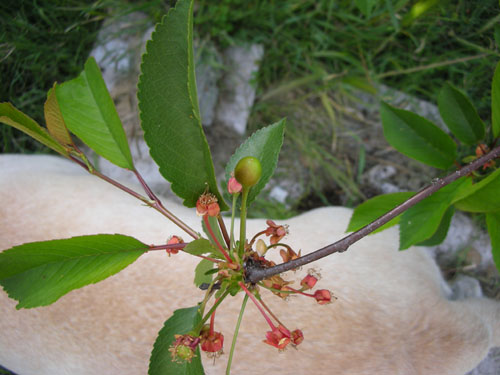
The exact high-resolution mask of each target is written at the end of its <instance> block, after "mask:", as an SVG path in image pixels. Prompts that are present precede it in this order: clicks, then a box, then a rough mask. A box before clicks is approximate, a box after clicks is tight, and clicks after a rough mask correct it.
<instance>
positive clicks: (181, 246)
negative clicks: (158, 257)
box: [148, 243, 221, 263]
mask: <svg viewBox="0 0 500 375" xmlns="http://www.w3.org/2000/svg"><path fill="white" fill-rule="evenodd" d="M186 245H187V243H175V244H170V245H151V246H150V247H149V249H148V251H155V250H167V249H179V250H182V251H184V247H186ZM186 254H189V255H193V256H195V257H198V258H203V259H206V260H209V261H210V262H213V263H220V262H221V260H219V259H214V258H210V257H207V256H205V255H197V254H191V253H186Z"/></svg>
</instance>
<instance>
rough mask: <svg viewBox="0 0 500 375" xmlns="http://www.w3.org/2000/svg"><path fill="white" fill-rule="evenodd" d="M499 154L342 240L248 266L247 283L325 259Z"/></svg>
mask: <svg viewBox="0 0 500 375" xmlns="http://www.w3.org/2000/svg"><path fill="white" fill-rule="evenodd" d="M499 156H500V146H497V147H495V148H494V149H493V150H491V151H490V152H489V153H487V154H486V155H483V156H481V157H480V158H478V159H476V160H474V161H473V162H472V163H469V164H467V165H466V166H464V167H462V168H461V169H459V170H456V171H455V172H453V173H451V174H449V175H448V176H446V177H444V178H442V179H437V180H436V181H435V182H433V183H432V184H431V185H429V186H427V187H426V188H424V189H422V190H420V191H419V192H418V193H416V194H415V195H414V196H413V197H411V198H410V199H408V200H407V201H405V202H403V203H402V204H400V205H399V206H397V207H395V208H394V209H392V210H390V211H389V212H387V213H386V214H384V215H382V216H380V217H379V218H378V219H376V220H374V221H373V222H371V223H370V224H368V225H366V226H364V227H363V228H361V229H359V230H358V231H356V232H353V233H351V234H349V235H348V236H346V237H344V238H342V239H341V240H339V241H337V242H335V243H333V244H331V245H328V246H325V247H324V248H322V249H319V250H316V251H314V252H312V253H309V254H307V255H304V256H301V257H299V258H297V259H294V260H291V261H289V262H286V263H282V264H278V265H276V266H274V267H269V268H265V269H264V268H256V267H252V268H248V269H246V280H247V281H248V282H251V283H257V282H258V281H260V280H263V279H267V278H269V277H271V276H273V275H277V274H279V273H282V272H286V271H290V270H292V269H294V268H298V267H301V266H303V265H305V264H308V263H311V262H314V261H316V260H318V259H321V258H324V257H326V256H328V255H330V254H333V253H336V252H344V251H346V250H347V249H348V248H349V246H351V245H352V244H353V243H355V242H357V241H359V240H360V239H362V238H363V237H365V236H367V235H368V234H370V233H371V232H373V231H374V230H376V229H378V228H380V227H381V226H382V225H384V224H385V223H387V222H388V221H390V220H392V219H393V218H395V217H396V216H398V215H399V214H401V213H402V212H404V211H406V210H407V209H409V208H410V207H413V206H414V205H416V204H417V203H418V202H420V201H422V200H423V199H425V198H427V197H428V196H430V195H431V194H433V193H435V192H436V191H438V190H439V189H441V188H443V187H445V186H446V185H449V184H451V183H452V182H454V181H456V180H458V179H459V178H460V177H463V176H467V175H468V174H470V173H471V172H472V171H474V170H476V169H478V168H480V167H481V166H482V165H484V164H485V163H487V162H488V161H490V160H492V159H495V158H497V157H499Z"/></svg>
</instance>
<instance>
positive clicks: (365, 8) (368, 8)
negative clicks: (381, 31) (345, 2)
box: [354, 0, 377, 17]
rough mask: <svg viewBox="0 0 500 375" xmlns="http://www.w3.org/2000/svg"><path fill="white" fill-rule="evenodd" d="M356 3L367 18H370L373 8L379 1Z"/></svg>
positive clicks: (360, 1)
mask: <svg viewBox="0 0 500 375" xmlns="http://www.w3.org/2000/svg"><path fill="white" fill-rule="evenodd" d="M354 2H355V4H356V6H357V7H358V9H359V10H360V11H361V13H363V14H364V15H365V16H366V17H370V15H371V14H372V9H373V7H374V6H375V4H377V0H354Z"/></svg>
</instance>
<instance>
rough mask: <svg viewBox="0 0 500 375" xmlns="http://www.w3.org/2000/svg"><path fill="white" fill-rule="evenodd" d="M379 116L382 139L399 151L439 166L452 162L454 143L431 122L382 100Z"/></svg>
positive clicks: (455, 154) (455, 153) (447, 165)
mask: <svg viewBox="0 0 500 375" xmlns="http://www.w3.org/2000/svg"><path fill="white" fill-rule="evenodd" d="M380 116H381V118H382V124H383V126H384V136H385V138H386V139H387V141H388V142H389V143H390V144H391V146H392V147H394V148H395V149H396V150H398V151H399V152H401V153H402V154H404V155H406V156H408V157H410V158H413V159H416V160H418V161H420V162H422V163H425V164H428V165H431V166H433V167H436V168H440V169H447V168H449V167H450V166H451V165H452V164H453V162H454V161H455V158H456V156H457V146H456V144H455V142H453V140H452V139H451V138H450V136H449V135H448V134H446V133H445V132H443V131H442V130H441V129H439V128H438V127H437V126H436V125H434V124H433V123H432V122H430V121H428V120H426V119H425V118H423V117H420V116H418V115H416V114H414V113H412V112H409V111H405V110H402V109H397V108H394V107H391V106H390V105H388V104H386V103H384V102H382V104H381V105H380Z"/></svg>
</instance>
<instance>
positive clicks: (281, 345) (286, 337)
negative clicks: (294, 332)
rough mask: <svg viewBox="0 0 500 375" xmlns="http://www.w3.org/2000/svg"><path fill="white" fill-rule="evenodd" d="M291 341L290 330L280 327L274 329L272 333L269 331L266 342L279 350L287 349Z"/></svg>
mask: <svg viewBox="0 0 500 375" xmlns="http://www.w3.org/2000/svg"><path fill="white" fill-rule="evenodd" d="M290 341H291V334H290V331H289V330H288V329H286V328H285V327H283V326H282V325H279V326H278V327H274V328H273V330H272V331H267V333H266V340H264V342H265V343H266V344H269V345H271V346H274V347H275V348H278V349H279V350H283V349H285V347H286V346H287V345H288V344H289V343H290Z"/></svg>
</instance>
